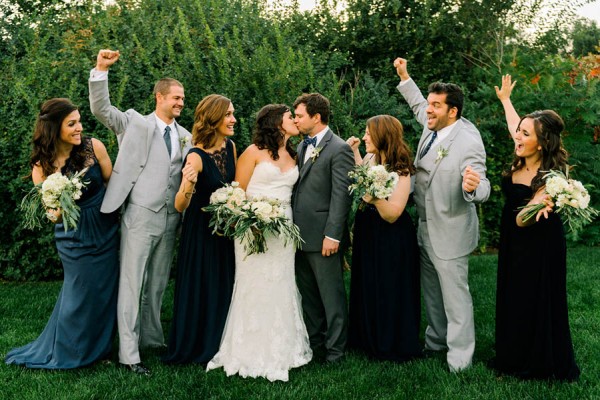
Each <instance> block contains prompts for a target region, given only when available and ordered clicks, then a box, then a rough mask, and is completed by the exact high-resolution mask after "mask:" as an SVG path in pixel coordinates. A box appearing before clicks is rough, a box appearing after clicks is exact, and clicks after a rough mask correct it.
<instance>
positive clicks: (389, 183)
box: [348, 164, 399, 225]
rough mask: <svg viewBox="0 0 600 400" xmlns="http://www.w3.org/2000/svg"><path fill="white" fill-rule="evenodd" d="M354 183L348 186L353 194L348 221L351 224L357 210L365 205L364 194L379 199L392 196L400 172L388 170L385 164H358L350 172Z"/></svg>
mask: <svg viewBox="0 0 600 400" xmlns="http://www.w3.org/2000/svg"><path fill="white" fill-rule="evenodd" d="M348 176H349V177H350V178H352V180H353V183H352V184H351V185H350V186H348V191H349V192H350V194H351V195H352V206H351V208H350V216H349V218H348V222H349V224H350V225H352V223H353V222H354V218H355V217H356V212H357V211H358V210H359V209H362V207H364V204H365V203H364V201H363V199H362V198H363V196H364V195H365V194H370V195H371V196H373V197H376V198H378V199H387V198H388V197H390V196H391V194H392V192H393V191H394V188H395V187H396V184H397V183H398V179H399V178H398V174H397V173H396V172H388V170H387V169H386V168H385V165H366V164H363V165H357V166H356V167H354V169H353V170H352V171H350V172H348Z"/></svg>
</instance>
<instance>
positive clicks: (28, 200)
mask: <svg viewBox="0 0 600 400" xmlns="http://www.w3.org/2000/svg"><path fill="white" fill-rule="evenodd" d="M87 170H88V169H87V168H84V169H82V170H81V171H79V172H77V173H75V174H73V176H70V177H69V176H65V175H63V174H61V173H60V172H55V173H54V174H52V175H50V176H49V177H48V178H46V180H45V181H43V182H42V183H39V184H37V185H35V186H34V187H33V188H31V190H30V191H29V193H27V194H26V195H25V197H24V198H23V200H22V201H21V205H20V207H19V208H20V210H21V211H22V212H23V216H24V219H25V223H24V225H25V227H26V228H28V229H34V228H40V227H41V226H42V224H41V221H42V219H43V216H44V215H45V216H46V218H47V219H49V220H50V221H52V222H57V220H58V217H57V214H59V215H60V216H61V217H62V223H63V226H64V228H65V232H66V231H67V230H69V229H70V228H72V229H73V230H77V221H79V210H80V209H79V206H78V205H77V203H76V200H79V199H80V198H81V194H82V189H83V188H84V187H85V186H87V184H88V183H89V182H84V181H83V180H82V176H83V175H84V174H85V173H86V172H87Z"/></svg>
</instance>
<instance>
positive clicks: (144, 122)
mask: <svg viewBox="0 0 600 400" xmlns="http://www.w3.org/2000/svg"><path fill="white" fill-rule="evenodd" d="M119 56H120V55H119V52H118V51H112V50H100V51H99V53H98V57H97V61H96V68H94V69H93V70H92V71H91V73H90V80H89V87H90V106H91V109H92V113H93V114H94V115H95V116H96V118H98V120H99V121H100V122H101V123H102V124H103V125H104V126H106V127H107V128H108V129H110V130H111V131H113V132H114V133H115V134H116V135H117V141H118V143H119V154H118V155H117V160H116V161H115V166H114V169H113V173H112V176H111V177H110V180H109V182H108V187H107V188H106V195H105V197H104V201H103V202H102V208H101V211H102V212H104V213H110V212H113V211H115V210H117V209H118V208H119V207H121V206H122V205H123V206H124V211H123V217H122V222H121V274H120V279H119V297H118V302H117V323H118V327H119V361H120V363H121V364H122V365H124V366H125V367H127V368H128V369H129V370H130V371H132V372H134V373H136V374H142V375H150V370H149V369H148V368H146V367H145V366H144V365H143V364H142V363H141V359H140V352H139V348H140V347H158V348H162V347H164V335H163V330H162V325H161V322H160V308H161V304H162V297H163V293H164V291H165V288H166V286H167V283H168V280H169V271H170V269H171V262H172V260H173V247H174V245H175V235H176V231H177V227H178V226H179V223H180V220H181V215H180V214H179V213H178V212H177V210H175V207H174V205H173V202H174V199H175V194H176V193H177V190H178V189H179V185H180V183H181V164H182V160H183V158H182V157H183V155H185V154H186V153H187V151H188V150H189V148H190V147H189V143H190V142H191V140H190V139H191V135H190V133H189V132H188V131H187V130H186V129H185V128H183V127H181V126H180V125H179V124H178V123H177V122H175V118H176V117H179V115H180V113H181V109H182V108H183V100H184V92H183V86H182V85H181V83H179V82H178V81H176V80H175V79H171V78H163V79H161V80H159V81H158V82H157V83H156V85H155V86H154V98H155V101H156V109H155V111H154V112H153V113H151V114H149V115H146V116H144V115H141V114H139V113H138V112H137V111H135V110H133V109H130V110H127V111H125V112H123V111H120V110H118V109H117V108H116V107H114V106H112V105H111V103H110V96H109V92H108V70H109V68H110V66H112V65H113V64H114V63H115V62H117V60H118V59H119ZM182 144H185V146H183V145H182Z"/></svg>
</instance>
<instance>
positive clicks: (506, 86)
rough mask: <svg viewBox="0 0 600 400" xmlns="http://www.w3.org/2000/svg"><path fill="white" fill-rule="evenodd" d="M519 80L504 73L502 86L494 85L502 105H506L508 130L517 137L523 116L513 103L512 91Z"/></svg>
mask: <svg viewBox="0 0 600 400" xmlns="http://www.w3.org/2000/svg"><path fill="white" fill-rule="evenodd" d="M516 83H517V81H514V82H513V81H512V78H511V76H510V75H508V74H507V75H504V76H503V77H502V87H501V88H498V86H494V88H495V89H496V96H498V99H500V102H501V103H502V106H503V107H504V115H505V116H506V124H507V125H508V131H509V132H510V135H511V136H512V138H513V139H514V138H515V134H516V133H517V127H518V126H519V121H520V120H521V118H520V117H519V114H517V111H516V110H515V107H514V106H513V105H512V102H511V101H510V94H511V93H512V90H513V88H514V87H515V84H516Z"/></svg>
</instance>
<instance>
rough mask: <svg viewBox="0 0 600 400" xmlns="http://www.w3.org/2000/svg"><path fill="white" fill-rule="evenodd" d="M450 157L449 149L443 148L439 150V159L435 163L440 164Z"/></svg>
mask: <svg viewBox="0 0 600 400" xmlns="http://www.w3.org/2000/svg"><path fill="white" fill-rule="evenodd" d="M447 155H448V149H445V148H443V147H442V146H440V147H438V149H437V157H436V158H435V163H436V164H437V163H439V162H440V161H442V158H444V157H446V156H447Z"/></svg>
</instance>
